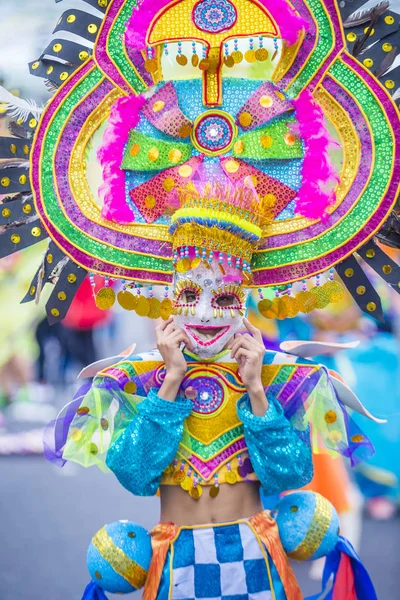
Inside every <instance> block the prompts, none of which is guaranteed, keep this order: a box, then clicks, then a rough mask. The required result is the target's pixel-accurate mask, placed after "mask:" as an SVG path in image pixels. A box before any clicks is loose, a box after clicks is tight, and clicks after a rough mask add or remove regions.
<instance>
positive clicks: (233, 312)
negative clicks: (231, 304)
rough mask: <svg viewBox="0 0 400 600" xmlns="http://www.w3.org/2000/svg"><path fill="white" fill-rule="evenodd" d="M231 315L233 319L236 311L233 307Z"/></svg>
mask: <svg viewBox="0 0 400 600" xmlns="http://www.w3.org/2000/svg"><path fill="white" fill-rule="evenodd" d="M231 317H232V319H234V318H235V311H234V310H233V308H231Z"/></svg>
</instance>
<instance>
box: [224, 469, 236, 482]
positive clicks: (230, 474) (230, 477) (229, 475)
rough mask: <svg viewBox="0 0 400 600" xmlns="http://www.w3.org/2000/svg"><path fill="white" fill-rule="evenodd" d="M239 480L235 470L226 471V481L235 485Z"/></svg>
mask: <svg viewBox="0 0 400 600" xmlns="http://www.w3.org/2000/svg"><path fill="white" fill-rule="evenodd" d="M237 480H238V476H237V475H236V473H235V471H227V472H226V473H225V481H226V482H227V483H229V484H230V485H233V484H234V483H236V482H237Z"/></svg>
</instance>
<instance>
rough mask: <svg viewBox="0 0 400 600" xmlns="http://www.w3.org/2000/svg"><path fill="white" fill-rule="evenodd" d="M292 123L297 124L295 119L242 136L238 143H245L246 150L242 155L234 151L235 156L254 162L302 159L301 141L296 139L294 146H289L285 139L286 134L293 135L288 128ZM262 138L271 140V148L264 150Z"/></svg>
mask: <svg viewBox="0 0 400 600" xmlns="http://www.w3.org/2000/svg"><path fill="white" fill-rule="evenodd" d="M290 123H296V121H295V119H294V118H293V117H288V118H287V119H283V120H279V121H275V122H272V123H270V124H268V125H266V126H265V127H261V128H259V129H255V130H253V131H249V132H247V133H244V134H243V135H240V136H239V137H238V141H239V140H240V141H242V142H243V143H244V150H243V152H241V153H237V152H235V151H234V152H233V155H234V156H237V157H239V158H244V159H245V158H250V159H253V160H265V159H273V158H277V159H280V160H281V159H292V158H301V157H302V156H303V154H304V152H303V146H302V143H301V141H300V139H299V138H298V137H296V140H295V143H294V144H293V146H288V144H287V143H286V142H285V139H284V136H285V134H287V133H291V130H290V127H288V124H290ZM262 136H269V137H270V138H271V140H272V144H271V146H270V147H269V148H263V146H262V144H261V141H260V138H261V137H262Z"/></svg>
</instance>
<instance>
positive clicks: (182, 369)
mask: <svg viewBox="0 0 400 600" xmlns="http://www.w3.org/2000/svg"><path fill="white" fill-rule="evenodd" d="M156 339H157V348H158V350H159V352H160V354H161V356H162V357H163V360H164V363H165V371H166V375H165V380H164V382H163V384H162V386H161V388H160V391H159V395H160V396H161V397H162V398H165V399H166V400H175V397H176V394H177V392H178V389H179V386H180V384H181V381H182V379H183V378H184V376H185V373H186V370H187V362H186V360H185V357H184V356H183V354H182V350H181V344H182V343H184V344H186V346H187V347H188V348H189V349H191V347H192V345H191V343H190V340H189V337H188V335H187V334H186V333H185V332H184V331H183V329H180V328H179V327H176V325H175V324H174V321H173V319H172V318H171V319H169V320H168V321H166V322H165V323H162V324H161V325H159V326H158V327H156Z"/></svg>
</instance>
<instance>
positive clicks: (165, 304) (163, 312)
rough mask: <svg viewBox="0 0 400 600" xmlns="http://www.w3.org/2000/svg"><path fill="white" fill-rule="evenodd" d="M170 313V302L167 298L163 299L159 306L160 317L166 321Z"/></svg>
mask: <svg viewBox="0 0 400 600" xmlns="http://www.w3.org/2000/svg"><path fill="white" fill-rule="evenodd" d="M171 313H172V302H171V300H170V299H169V298H164V300H162V302H161V305H160V317H161V318H162V319H163V320H164V321H167V320H168V319H169V318H170V316H171Z"/></svg>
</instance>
